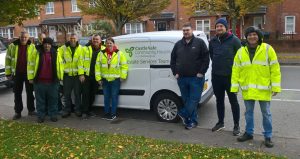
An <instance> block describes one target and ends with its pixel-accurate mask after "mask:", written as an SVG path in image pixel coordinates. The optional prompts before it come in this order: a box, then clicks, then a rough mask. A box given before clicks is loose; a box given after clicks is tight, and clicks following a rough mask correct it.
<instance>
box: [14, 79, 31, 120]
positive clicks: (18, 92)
mask: <svg viewBox="0 0 300 159" xmlns="http://www.w3.org/2000/svg"><path fill="white" fill-rule="evenodd" d="M13 80H14V87H13V91H14V95H15V113H18V114H21V112H22V110H23V102H22V92H23V87H24V85H23V83H24V82H25V89H26V97H27V109H28V112H33V111H35V108H34V96H33V85H32V84H30V83H29V81H28V80H27V74H18V73H16V75H15V76H14V77H13Z"/></svg>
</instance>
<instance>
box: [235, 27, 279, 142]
mask: <svg viewBox="0 0 300 159" xmlns="http://www.w3.org/2000/svg"><path fill="white" fill-rule="evenodd" d="M245 36H246V38H247V43H246V46H243V47H241V48H240V49H239V50H238V52H237V54H236V56H235V58H234V65H233V68H232V78H231V92H235V93H237V92H238V91H239V88H241V90H242V95H243V99H244V103H245V106H246V112H245V119H246V132H245V133H244V135H243V136H240V137H239V138H238V139H237V140H238V141H239V142H244V141H247V140H251V139H253V132H254V121H253V120H254V119H253V110H254V105H255V101H258V102H259V104H260V108H261V112H262V116H263V128H264V137H265V146H266V147H269V148H270V147H273V142H272V141H271V138H272V115H271V112H270V101H271V98H272V96H275V95H276V94H277V93H278V92H281V86H280V83H281V73H280V66H279V63H278V60H277V56H276V53H275V51H274V49H273V48H272V47H271V46H270V45H269V44H266V43H263V41H262V40H263V35H262V33H261V31H260V30H259V29H258V28H257V27H253V26H252V27H249V28H247V29H246V31H245Z"/></svg>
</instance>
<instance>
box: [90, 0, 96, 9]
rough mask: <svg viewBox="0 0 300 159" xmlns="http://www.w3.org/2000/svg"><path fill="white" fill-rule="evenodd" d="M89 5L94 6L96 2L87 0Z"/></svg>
mask: <svg viewBox="0 0 300 159" xmlns="http://www.w3.org/2000/svg"><path fill="white" fill-rule="evenodd" d="M89 7H90V8H93V7H96V2H95V0H90V1H89Z"/></svg>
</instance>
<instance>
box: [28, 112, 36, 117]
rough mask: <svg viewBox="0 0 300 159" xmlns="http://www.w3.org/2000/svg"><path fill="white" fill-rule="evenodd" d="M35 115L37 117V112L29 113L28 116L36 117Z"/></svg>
mask: <svg viewBox="0 0 300 159" xmlns="http://www.w3.org/2000/svg"><path fill="white" fill-rule="evenodd" d="M35 115H36V112H35V111H32V112H28V116H35Z"/></svg>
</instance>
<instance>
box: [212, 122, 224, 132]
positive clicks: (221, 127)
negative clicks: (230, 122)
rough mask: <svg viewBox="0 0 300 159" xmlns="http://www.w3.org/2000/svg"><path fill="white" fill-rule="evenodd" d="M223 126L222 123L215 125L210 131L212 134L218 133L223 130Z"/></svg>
mask: <svg viewBox="0 0 300 159" xmlns="http://www.w3.org/2000/svg"><path fill="white" fill-rule="evenodd" d="M224 128H225V126H224V123H217V124H216V125H215V126H214V127H213V128H212V129H211V131H212V132H214V131H220V130H222V129H224Z"/></svg>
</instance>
